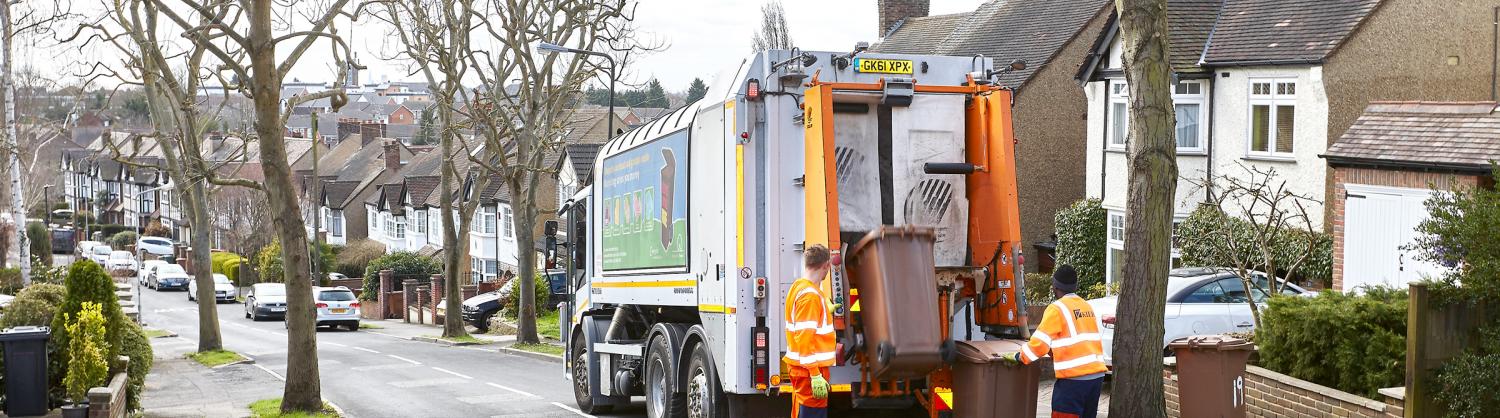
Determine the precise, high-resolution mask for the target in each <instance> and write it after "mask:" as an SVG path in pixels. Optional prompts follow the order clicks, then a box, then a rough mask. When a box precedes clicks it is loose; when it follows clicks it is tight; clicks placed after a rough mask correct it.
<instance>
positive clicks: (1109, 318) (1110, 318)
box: [1099, 315, 1115, 325]
mask: <svg viewBox="0 0 1500 418" xmlns="http://www.w3.org/2000/svg"><path fill="white" fill-rule="evenodd" d="M1099 322H1103V323H1104V324H1105V325H1114V324H1115V316H1114V315H1104V316H1101V317H1099Z"/></svg>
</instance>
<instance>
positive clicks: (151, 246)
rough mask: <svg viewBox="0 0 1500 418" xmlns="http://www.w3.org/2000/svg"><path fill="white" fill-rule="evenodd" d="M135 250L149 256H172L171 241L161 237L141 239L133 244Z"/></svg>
mask: <svg viewBox="0 0 1500 418" xmlns="http://www.w3.org/2000/svg"><path fill="white" fill-rule="evenodd" d="M135 248H137V249H140V250H141V252H144V253H148V254H151V255H156V256H168V255H172V240H170V239H166V238H162V237H141V239H140V240H137V241H136V242H135Z"/></svg>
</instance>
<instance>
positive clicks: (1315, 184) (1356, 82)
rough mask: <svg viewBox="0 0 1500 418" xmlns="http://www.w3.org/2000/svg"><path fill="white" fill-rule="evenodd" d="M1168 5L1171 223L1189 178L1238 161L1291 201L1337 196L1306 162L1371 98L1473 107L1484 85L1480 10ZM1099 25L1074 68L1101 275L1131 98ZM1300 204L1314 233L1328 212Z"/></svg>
mask: <svg viewBox="0 0 1500 418" xmlns="http://www.w3.org/2000/svg"><path fill="white" fill-rule="evenodd" d="M1167 3H1168V7H1167V11H1168V14H1169V17H1168V25H1169V26H1168V31H1169V33H1170V36H1171V37H1170V40H1171V46H1170V48H1171V50H1170V51H1169V60H1170V63H1171V66H1172V69H1173V71H1174V73H1175V74H1174V80H1175V83H1174V86H1173V89H1174V91H1173V93H1174V94H1173V102H1174V105H1175V106H1176V115H1177V119H1178V125H1177V145H1178V148H1177V154H1178V156H1177V158H1178V159H1177V164H1178V172H1179V175H1180V180H1179V182H1178V186H1177V196H1176V202H1175V204H1174V212H1175V215H1176V216H1177V218H1178V220H1179V221H1180V220H1181V219H1183V218H1186V217H1187V215H1189V214H1190V213H1191V212H1192V210H1193V209H1195V208H1196V207H1197V206H1198V204H1199V203H1200V202H1203V201H1204V200H1205V198H1206V196H1205V193H1203V190H1202V188H1200V187H1198V185H1197V183H1198V182H1201V181H1202V179H1204V178H1211V177H1215V176H1222V175H1226V174H1230V175H1232V174H1234V173H1242V172H1243V170H1244V168H1243V167H1241V166H1242V165H1243V166H1249V167H1253V168H1257V169H1262V170H1264V169H1275V170H1276V172H1277V174H1278V177H1279V178H1280V179H1281V180H1285V181H1287V183H1288V185H1289V188H1290V189H1292V192H1294V193H1297V194H1299V195H1304V196H1309V197H1312V198H1315V199H1320V200H1322V201H1323V202H1329V203H1333V202H1334V201H1335V200H1337V199H1342V196H1338V195H1336V194H1335V193H1334V190H1333V181H1332V180H1331V173H1330V171H1329V170H1328V167H1327V165H1326V164H1325V162H1324V161H1323V160H1322V159H1321V158H1319V155H1320V154H1323V153H1324V152H1325V151H1327V150H1328V146H1329V144H1330V143H1332V142H1333V141H1334V140H1335V139H1338V138H1339V137H1340V136H1341V135H1343V133H1344V131H1345V129H1348V128H1349V126H1350V125H1352V124H1353V123H1354V120H1355V119H1356V118H1357V117H1358V115H1359V114H1360V112H1361V111H1362V110H1363V109H1364V108H1365V107H1366V106H1367V105H1368V104H1369V103H1370V102H1371V101H1375V100H1418V99H1420V100H1445V101H1472V100H1485V99H1488V93H1489V91H1490V90H1489V88H1490V86H1491V83H1492V81H1493V75H1492V73H1491V69H1490V66H1489V63H1490V61H1491V59H1492V58H1494V52H1493V50H1492V49H1493V48H1492V47H1491V45H1490V44H1488V43H1483V42H1475V41H1474V39H1473V38H1474V36H1475V34H1477V33H1486V34H1487V33H1488V32H1489V31H1490V30H1491V28H1492V23H1493V22H1492V21H1491V18H1490V17H1491V15H1492V13H1491V12H1492V7H1493V2H1488V3H1486V2H1481V1H1473V0H1458V1H1452V2H1446V3H1444V5H1443V7H1433V4H1432V3H1431V2H1428V1H1422V0H1350V1H1338V2H1306V1H1299V0H1222V1H1220V0H1168V2H1167ZM1111 20H1112V21H1111V22H1110V23H1109V28H1108V29H1107V30H1106V31H1105V32H1104V33H1103V34H1101V36H1100V37H1099V39H1097V40H1096V42H1095V45H1096V49H1095V51H1094V53H1093V54H1091V55H1090V57H1089V59H1088V60H1086V61H1085V62H1084V65H1083V67H1082V68H1081V69H1080V71H1079V73H1078V81H1079V83H1081V84H1082V85H1083V87H1084V90H1085V92H1086V94H1087V95H1088V97H1089V102H1088V114H1089V116H1088V151H1087V153H1086V158H1087V160H1088V171H1087V176H1088V186H1087V193H1088V196H1089V197H1092V198H1100V199H1101V200H1102V201H1103V204H1104V207H1105V208H1106V209H1108V210H1109V217H1108V225H1109V231H1110V234H1109V248H1110V250H1109V252H1108V255H1107V257H1106V264H1107V265H1108V266H1109V268H1108V269H1107V270H1106V271H1107V272H1108V273H1107V277H1106V278H1107V279H1109V278H1111V277H1112V276H1115V275H1117V274H1118V271H1119V268H1120V264H1119V263H1118V261H1119V259H1120V256H1121V255H1122V254H1123V248H1124V242H1123V233H1122V232H1123V229H1124V223H1125V198H1126V196H1125V193H1126V189H1127V184H1128V167H1127V161H1126V149H1127V148H1126V144H1127V143H1128V138H1127V132H1128V129H1129V127H1128V117H1129V109H1128V104H1129V101H1130V98H1129V95H1128V93H1129V90H1128V87H1127V86H1126V84H1125V77H1124V73H1123V71H1121V67H1122V65H1121V59H1120V41H1119V39H1118V38H1119V29H1118V25H1117V24H1116V23H1115V22H1113V17H1111ZM1434 22H1442V24H1435V23H1434ZM1410 45H1422V46H1423V47H1421V48H1411V47H1409V46H1410ZM1308 209H1309V211H1311V212H1314V213H1320V214H1322V216H1318V215H1314V216H1313V217H1314V219H1313V220H1312V221H1313V223H1314V224H1315V225H1314V227H1316V228H1320V229H1324V230H1327V229H1328V228H1327V224H1328V222H1327V220H1329V219H1330V218H1331V213H1332V208H1331V205H1328V204H1318V205H1315V207H1309V208H1308ZM1175 254H1176V252H1175V249H1174V258H1175Z"/></svg>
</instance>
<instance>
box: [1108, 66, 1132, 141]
mask: <svg viewBox="0 0 1500 418" xmlns="http://www.w3.org/2000/svg"><path fill="white" fill-rule="evenodd" d="M1108 128H1109V129H1108V131H1109V132H1107V133H1106V134H1105V136H1106V137H1107V138H1109V144H1108V145H1109V147H1110V148H1118V149H1123V148H1125V142H1126V141H1127V140H1128V139H1129V135H1130V89H1129V86H1127V85H1126V84H1125V82H1124V81H1111V82H1110V83H1109V127H1108Z"/></svg>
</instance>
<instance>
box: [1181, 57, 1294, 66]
mask: <svg viewBox="0 0 1500 418" xmlns="http://www.w3.org/2000/svg"><path fill="white" fill-rule="evenodd" d="M1198 62H1199V65H1200V66H1202V67H1204V68H1218V67H1257V66H1271V65H1318V64H1322V63H1323V59H1322V58H1311V59H1310V58H1298V59H1286V60H1250V61H1221V62H1211V63H1210V62H1204V61H1203V60H1202V59H1199V61H1198Z"/></svg>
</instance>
